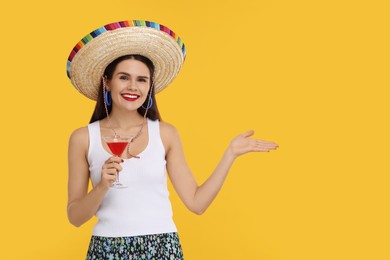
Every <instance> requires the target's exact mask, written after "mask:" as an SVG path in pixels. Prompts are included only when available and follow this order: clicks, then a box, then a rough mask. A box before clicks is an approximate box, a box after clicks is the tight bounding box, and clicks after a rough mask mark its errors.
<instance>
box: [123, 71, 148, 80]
mask: <svg viewBox="0 0 390 260" xmlns="http://www.w3.org/2000/svg"><path fill="white" fill-rule="evenodd" d="M116 74H117V75H119V74H123V75H126V76H129V77H130V76H131V74H129V73H127V72H123V71H119V72H118V73H116ZM137 77H138V78H142V79H149V77H148V76H137Z"/></svg>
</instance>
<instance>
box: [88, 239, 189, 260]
mask: <svg viewBox="0 0 390 260" xmlns="http://www.w3.org/2000/svg"><path fill="white" fill-rule="evenodd" d="M86 259H87V260H92V259H94V260H95V259H96V260H103V259H109V260H144V259H146V260H148V259H150V260H152V259H153V260H183V259H184V257H183V252H182V249H181V245H180V240H179V236H178V234H177V233H176V232H174V233H163V234H155V235H144V236H133V237H100V236H92V238H91V242H90V244H89V248H88V254H87V258H86Z"/></svg>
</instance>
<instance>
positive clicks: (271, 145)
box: [255, 140, 279, 152]
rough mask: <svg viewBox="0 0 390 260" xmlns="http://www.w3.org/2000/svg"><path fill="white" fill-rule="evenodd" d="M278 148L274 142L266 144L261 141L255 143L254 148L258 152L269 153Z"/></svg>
mask: <svg viewBox="0 0 390 260" xmlns="http://www.w3.org/2000/svg"><path fill="white" fill-rule="evenodd" d="M278 147H279V145H278V144H276V143H274V142H268V141H263V140H256V141H255V148H256V150H257V151H260V152H269V151H270V150H276V149H277V148H278Z"/></svg>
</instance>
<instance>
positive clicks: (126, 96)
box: [121, 93, 140, 101]
mask: <svg viewBox="0 0 390 260" xmlns="http://www.w3.org/2000/svg"><path fill="white" fill-rule="evenodd" d="M121 95H122V97H123V99H125V100H127V101H136V100H137V99H138V98H139V97H140V96H139V95H136V94H127V93H126V94H121Z"/></svg>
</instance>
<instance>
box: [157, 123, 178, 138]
mask: <svg viewBox="0 0 390 260" xmlns="http://www.w3.org/2000/svg"><path fill="white" fill-rule="evenodd" d="M159 123H160V132H161V135H168V136H170V135H177V134H178V131H177V129H176V127H175V126H174V125H172V124H170V123H168V122H162V121H160V122H159Z"/></svg>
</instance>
